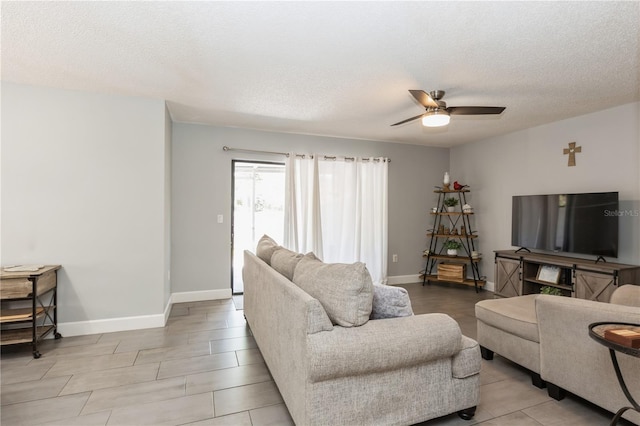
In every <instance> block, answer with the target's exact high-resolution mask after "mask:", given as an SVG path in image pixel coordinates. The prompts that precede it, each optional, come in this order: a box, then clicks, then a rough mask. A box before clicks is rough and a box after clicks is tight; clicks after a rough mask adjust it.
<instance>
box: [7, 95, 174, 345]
mask: <svg viewBox="0 0 640 426" xmlns="http://www.w3.org/2000/svg"><path fill="white" fill-rule="evenodd" d="M165 125H166V116H165V105H164V102H163V101H161V100H150V99H141V98H132V97H121V96H110V95H101V94H94V93H86V92H75V91H68V90H57V89H45V88H37V87H31V86H22V85H13V84H8V83H3V84H2V160H1V161H2V163H1V165H2V167H1V178H2V195H1V201H2V219H1V227H2V234H1V242H0V244H1V253H2V259H1V261H2V264H3V265H7V264H25V263H26V264H33V263H43V264H61V265H62V266H63V269H62V270H61V271H60V273H59V274H58V277H59V294H58V296H59V297H58V306H59V310H58V312H59V321H60V323H67V324H68V323H73V322H87V321H89V322H90V321H92V320H103V319H110V318H126V317H132V316H145V315H151V316H153V315H159V316H160V318H162V313H163V311H164V309H165V306H166V304H165V303H164V302H165V300H166V296H165V295H163V293H164V291H163V284H164V281H165V279H166V278H165V276H166V274H165V272H168V271H167V269H168V262H167V261H166V254H165V251H166V250H167V246H168V245H169V241H168V240H167V238H168V230H167V231H166V232H165V227H166V226H167V225H166V222H165V221H166V220H167V219H168V218H167V217H166V216H165V206H166V205H168V204H165V203H168V201H167V200H166V198H167V194H168V188H167V185H165V182H167V181H166V180H165V176H166V174H165V169H166V167H167V166H168V165H169V162H168V161H166V155H167V152H168V150H167V151H165V148H168V142H169V141H170V140H169V139H168V138H167V136H166V135H165V129H166V127H165ZM166 210H167V211H168V208H167V209H166ZM165 234H166V235H165ZM163 236H165V237H164V238H163ZM121 325H122V327H126V325H124V324H121ZM69 327H70V326H69ZM67 330H71V328H67V329H64V328H63V329H61V331H62V333H63V334H67V335H69V334H68V333H67ZM82 331H88V329H86V328H85V329H83V330H78V329H74V331H71V332H72V333H76V332H79V333H80V332H82Z"/></svg>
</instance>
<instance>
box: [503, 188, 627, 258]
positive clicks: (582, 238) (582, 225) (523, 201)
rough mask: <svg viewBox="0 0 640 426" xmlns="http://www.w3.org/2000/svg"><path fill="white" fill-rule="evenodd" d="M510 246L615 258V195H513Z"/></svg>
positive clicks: (609, 193) (616, 210)
mask: <svg viewBox="0 0 640 426" xmlns="http://www.w3.org/2000/svg"><path fill="white" fill-rule="evenodd" d="M512 212H513V213H512V214H513V216H512V222H511V244H512V245H513V246H517V247H524V248H529V249H539V250H547V251H553V252H568V253H580V254H591V255H595V256H606V257H618V214H617V213H618V193H617V192H597V193H586V194H550V195H516V196H514V197H513V209H512Z"/></svg>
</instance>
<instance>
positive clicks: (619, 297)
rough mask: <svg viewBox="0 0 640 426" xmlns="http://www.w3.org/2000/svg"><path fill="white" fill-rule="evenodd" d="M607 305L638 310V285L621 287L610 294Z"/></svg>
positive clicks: (639, 300)
mask: <svg viewBox="0 0 640 426" xmlns="http://www.w3.org/2000/svg"><path fill="white" fill-rule="evenodd" d="M609 303H613V304H616V305H625V306H635V307H637V308H640V285H632V284H626V285H621V286H620V287H618V288H616V289H615V290H614V292H613V293H612V294H611V299H610V300H609Z"/></svg>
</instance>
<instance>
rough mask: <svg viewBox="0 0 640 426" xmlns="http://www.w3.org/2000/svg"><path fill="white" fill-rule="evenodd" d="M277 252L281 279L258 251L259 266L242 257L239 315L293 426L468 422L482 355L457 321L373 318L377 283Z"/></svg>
mask: <svg viewBox="0 0 640 426" xmlns="http://www.w3.org/2000/svg"><path fill="white" fill-rule="evenodd" d="M259 251H260V248H259V249H258V250H257V252H259ZM272 252H273V251H272ZM259 254H260V253H259ZM280 254H282V256H280V257H284V258H288V260H285V261H284V262H282V261H279V262H278V264H279V265H280V266H279V268H278V269H279V270H280V272H278V271H277V270H275V269H274V268H272V267H271V266H270V264H269V263H267V262H265V260H270V258H271V256H272V255H273V254H272V253H269V251H267V252H266V254H265V252H264V251H262V255H261V257H262V258H263V259H265V260H263V259H261V258H259V257H258V256H256V255H254V254H253V253H251V252H250V251H245V253H244V268H243V279H244V314H245V317H246V319H247V323H248V325H249V327H250V328H251V331H252V333H253V335H254V337H255V339H256V342H257V344H258V347H259V349H260V352H261V353H262V356H263V357H264V359H265V362H266V364H267V366H268V367H269V371H270V372H271V375H272V376H273V379H274V381H275V382H276V384H277V386H278V389H279V391H280V393H281V395H282V397H283V399H284V402H285V404H286V406H287V408H288V410H289V413H290V414H291V417H292V418H293V420H294V421H295V423H296V424H298V425H409V424H415V423H419V422H422V421H425V420H428V419H432V418H436V417H440V416H444V415H447V414H451V413H456V412H458V413H459V415H460V416H461V417H462V418H465V419H470V418H471V417H472V416H473V413H474V412H475V407H476V405H477V404H478V399H479V372H480V359H481V358H480V350H479V347H478V344H477V343H476V342H475V341H474V340H472V339H470V338H467V337H465V336H463V335H462V334H461V332H460V328H459V327H458V324H457V323H456V321H454V320H453V319H452V318H451V317H449V316H447V315H444V314H425V315H412V314H411V313H409V314H408V316H403V317H397V318H386V319H375V320H374V319H371V320H370V319H369V318H370V317H371V316H372V309H373V301H372V300H373V294H372V293H373V292H372V288H373V285H372V284H371V281H370V278H368V279H367V277H368V271H366V268H364V265H363V264H357V263H356V264H353V265H342V264H334V265H329V264H323V263H322V262H320V261H319V260H317V259H315V257H313V255H306V256H303V255H301V254H295V253H292V252H288V253H286V252H281V253H280ZM276 256H278V255H276ZM286 275H288V276H291V278H292V279H293V280H292V279H289V278H287V276H286ZM341 276H343V277H346V279H345V280H341V278H340V277H341ZM294 282H297V284H294ZM303 288H304V289H303ZM402 290H404V289H402ZM309 292H310V293H313V294H315V296H316V297H313V296H312V295H311V294H310V293H309ZM318 292H320V293H322V292H325V293H327V294H319V293H318ZM321 300H322V302H321ZM378 302H379V301H378ZM367 309H368V311H367ZM399 309H400V310H402V309H403V308H402V307H400V308H399ZM409 309H410V308H409ZM339 323H342V325H340V324H339Z"/></svg>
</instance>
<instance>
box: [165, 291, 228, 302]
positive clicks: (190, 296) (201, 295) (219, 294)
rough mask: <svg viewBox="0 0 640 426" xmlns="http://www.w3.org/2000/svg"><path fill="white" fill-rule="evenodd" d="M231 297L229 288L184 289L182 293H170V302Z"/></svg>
mask: <svg viewBox="0 0 640 426" xmlns="http://www.w3.org/2000/svg"><path fill="white" fill-rule="evenodd" d="M218 299H231V289H230V288H225V289H223V290H204V291H185V292H182V293H171V303H172V304H173V303H184V302H201V301H203V300H218Z"/></svg>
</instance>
